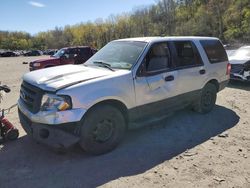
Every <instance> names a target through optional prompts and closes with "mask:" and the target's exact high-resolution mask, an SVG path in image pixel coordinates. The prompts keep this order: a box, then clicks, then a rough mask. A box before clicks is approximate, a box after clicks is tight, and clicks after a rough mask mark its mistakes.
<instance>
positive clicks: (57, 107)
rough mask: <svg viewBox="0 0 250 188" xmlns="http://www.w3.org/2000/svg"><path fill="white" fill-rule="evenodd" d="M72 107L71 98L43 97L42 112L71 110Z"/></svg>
mask: <svg viewBox="0 0 250 188" xmlns="http://www.w3.org/2000/svg"><path fill="white" fill-rule="evenodd" d="M71 107H72V105H71V98H70V97H69V96H58V95H52V94H45V95H43V98H42V102H41V111H64V110H68V109H71Z"/></svg>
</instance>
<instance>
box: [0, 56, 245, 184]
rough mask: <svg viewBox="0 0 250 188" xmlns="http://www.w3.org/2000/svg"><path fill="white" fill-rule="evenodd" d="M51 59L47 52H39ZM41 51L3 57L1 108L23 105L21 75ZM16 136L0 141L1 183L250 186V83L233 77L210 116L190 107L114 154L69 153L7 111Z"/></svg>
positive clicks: (132, 135)
mask: <svg viewBox="0 0 250 188" xmlns="http://www.w3.org/2000/svg"><path fill="white" fill-rule="evenodd" d="M40 58H46V57H40ZM33 59H37V57H35V58H34V57H13V58H0V65H1V69H0V81H2V83H3V84H7V85H9V86H10V87H11V89H12V92H11V93H10V94H6V95H5V98H4V101H2V103H1V107H2V108H5V107H8V106H10V105H12V104H14V103H16V101H17V99H18V95H19V88H20V84H21V77H22V75H23V74H24V73H25V72H28V65H27V64H26V65H25V64H22V62H23V61H31V60H33ZM7 116H8V118H9V120H10V121H11V122H12V123H13V124H14V125H15V126H17V128H18V129H19V131H20V137H19V139H18V140H17V141H13V142H7V143H4V144H3V145H0V187H1V188H5V187H6V188H7V187H18V188H22V187H23V188H26V187H36V188H40V187H41V188H44V187H53V188H56V187H70V188H72V187H98V186H100V187H126V188H127V187H171V188H172V187H180V188H182V187H227V188H228V187H235V188H236V187H243V188H249V187H250V85H249V84H248V85H247V84H241V83H231V84H229V86H228V87H227V88H226V89H225V90H223V91H221V92H220V93H219V94H218V98H217V105H216V107H215V108H214V110H213V111H212V112H211V113H209V114H206V115H200V114H197V113H195V112H192V111H189V110H183V111H179V112H176V113H175V114H174V115H173V116H171V117H169V118H167V119H165V120H163V121H161V122H158V123H155V124H152V125H151V126H149V127H146V128H142V129H139V130H134V131H129V132H128V133H127V135H126V137H125V140H124V141H123V142H122V144H121V145H120V146H119V147H118V148H117V149H116V150H114V151H113V152H111V153H108V154H105V155H101V156H90V155H87V154H86V153H84V152H83V151H82V150H81V149H80V148H79V147H74V148H72V149H71V150H70V151H68V152H67V153H66V154H58V153H56V152H54V151H52V150H51V149H50V148H48V147H46V146H43V145H38V144H36V143H35V142H34V141H33V140H32V139H30V138H29V137H28V136H26V134H25V132H24V131H23V129H22V128H21V126H20V123H19V120H18V116H17V109H16V108H15V109H13V110H12V111H11V113H10V114H8V115H7Z"/></svg>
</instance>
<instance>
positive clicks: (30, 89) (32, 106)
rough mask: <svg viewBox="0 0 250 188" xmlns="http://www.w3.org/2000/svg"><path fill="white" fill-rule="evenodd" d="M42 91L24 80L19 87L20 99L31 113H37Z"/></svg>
mask: <svg viewBox="0 0 250 188" xmlns="http://www.w3.org/2000/svg"><path fill="white" fill-rule="evenodd" d="M43 93H44V92H43V91H42V90H41V89H39V88H37V87H35V86H33V85H31V84H29V83H27V82H25V81H23V83H22V85H21V89H20V99H21V100H22V101H23V103H24V104H25V105H26V106H27V108H28V110H29V111H30V112H32V113H37V112H38V111H39V109H40V105H41V100H42V96H43Z"/></svg>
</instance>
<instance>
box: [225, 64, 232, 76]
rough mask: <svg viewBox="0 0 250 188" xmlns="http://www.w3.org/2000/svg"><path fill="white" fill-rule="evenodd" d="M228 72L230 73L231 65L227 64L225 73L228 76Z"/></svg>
mask: <svg viewBox="0 0 250 188" xmlns="http://www.w3.org/2000/svg"><path fill="white" fill-rule="evenodd" d="M230 72H231V64H230V63H228V64H227V72H226V75H229V74H230Z"/></svg>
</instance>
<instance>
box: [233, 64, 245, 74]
mask: <svg viewBox="0 0 250 188" xmlns="http://www.w3.org/2000/svg"><path fill="white" fill-rule="evenodd" d="M243 70H244V65H243V64H235V65H234V64H232V65H231V72H232V73H241V72H242V71H243Z"/></svg>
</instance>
